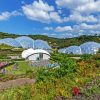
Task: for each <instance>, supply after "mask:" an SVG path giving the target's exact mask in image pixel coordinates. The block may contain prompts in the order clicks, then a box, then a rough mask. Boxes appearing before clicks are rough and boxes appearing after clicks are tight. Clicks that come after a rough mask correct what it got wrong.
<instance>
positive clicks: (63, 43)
mask: <svg viewBox="0 0 100 100" xmlns="http://www.w3.org/2000/svg"><path fill="white" fill-rule="evenodd" d="M19 36H21V35H15V34H8V33H2V32H0V39H2V38H16V37H19ZM27 36H29V37H31V38H33V39H35V40H36V39H42V40H45V41H47V42H48V43H49V44H50V45H51V46H52V47H55V46H56V47H58V48H63V47H67V46H71V45H80V44H82V43H84V42H88V41H94V42H98V43H100V36H80V37H77V38H69V39H68V38H66V39H58V38H53V37H48V36H44V35H27Z"/></svg>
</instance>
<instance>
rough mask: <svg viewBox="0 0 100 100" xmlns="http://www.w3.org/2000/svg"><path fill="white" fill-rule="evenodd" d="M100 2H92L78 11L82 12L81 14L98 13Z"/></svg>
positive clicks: (77, 9)
mask: <svg viewBox="0 0 100 100" xmlns="http://www.w3.org/2000/svg"><path fill="white" fill-rule="evenodd" d="M99 6H100V0H98V1H96V2H95V1H94V2H90V3H87V4H86V5H83V6H78V7H77V8H76V11H78V12H80V13H86V14H89V13H96V12H100V7H99Z"/></svg>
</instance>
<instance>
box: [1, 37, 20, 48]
mask: <svg viewBox="0 0 100 100" xmlns="http://www.w3.org/2000/svg"><path fill="white" fill-rule="evenodd" d="M0 44H6V45H9V46H13V47H21V45H20V43H19V42H17V41H16V40H15V39H13V38H5V39H1V40H0Z"/></svg>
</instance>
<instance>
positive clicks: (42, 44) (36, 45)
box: [34, 40, 51, 50]
mask: <svg viewBox="0 0 100 100" xmlns="http://www.w3.org/2000/svg"><path fill="white" fill-rule="evenodd" d="M34 48H35V49H44V50H47V49H51V47H50V46H49V45H48V43H47V42H46V41H43V40H35V42H34Z"/></svg>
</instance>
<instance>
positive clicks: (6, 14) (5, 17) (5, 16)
mask: <svg viewBox="0 0 100 100" xmlns="http://www.w3.org/2000/svg"><path fill="white" fill-rule="evenodd" d="M20 15H22V14H21V13H20V12H18V11H13V12H8V11H5V12H2V13H1V14H0V21H3V20H8V19H9V18H10V17H11V16H20Z"/></svg>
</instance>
